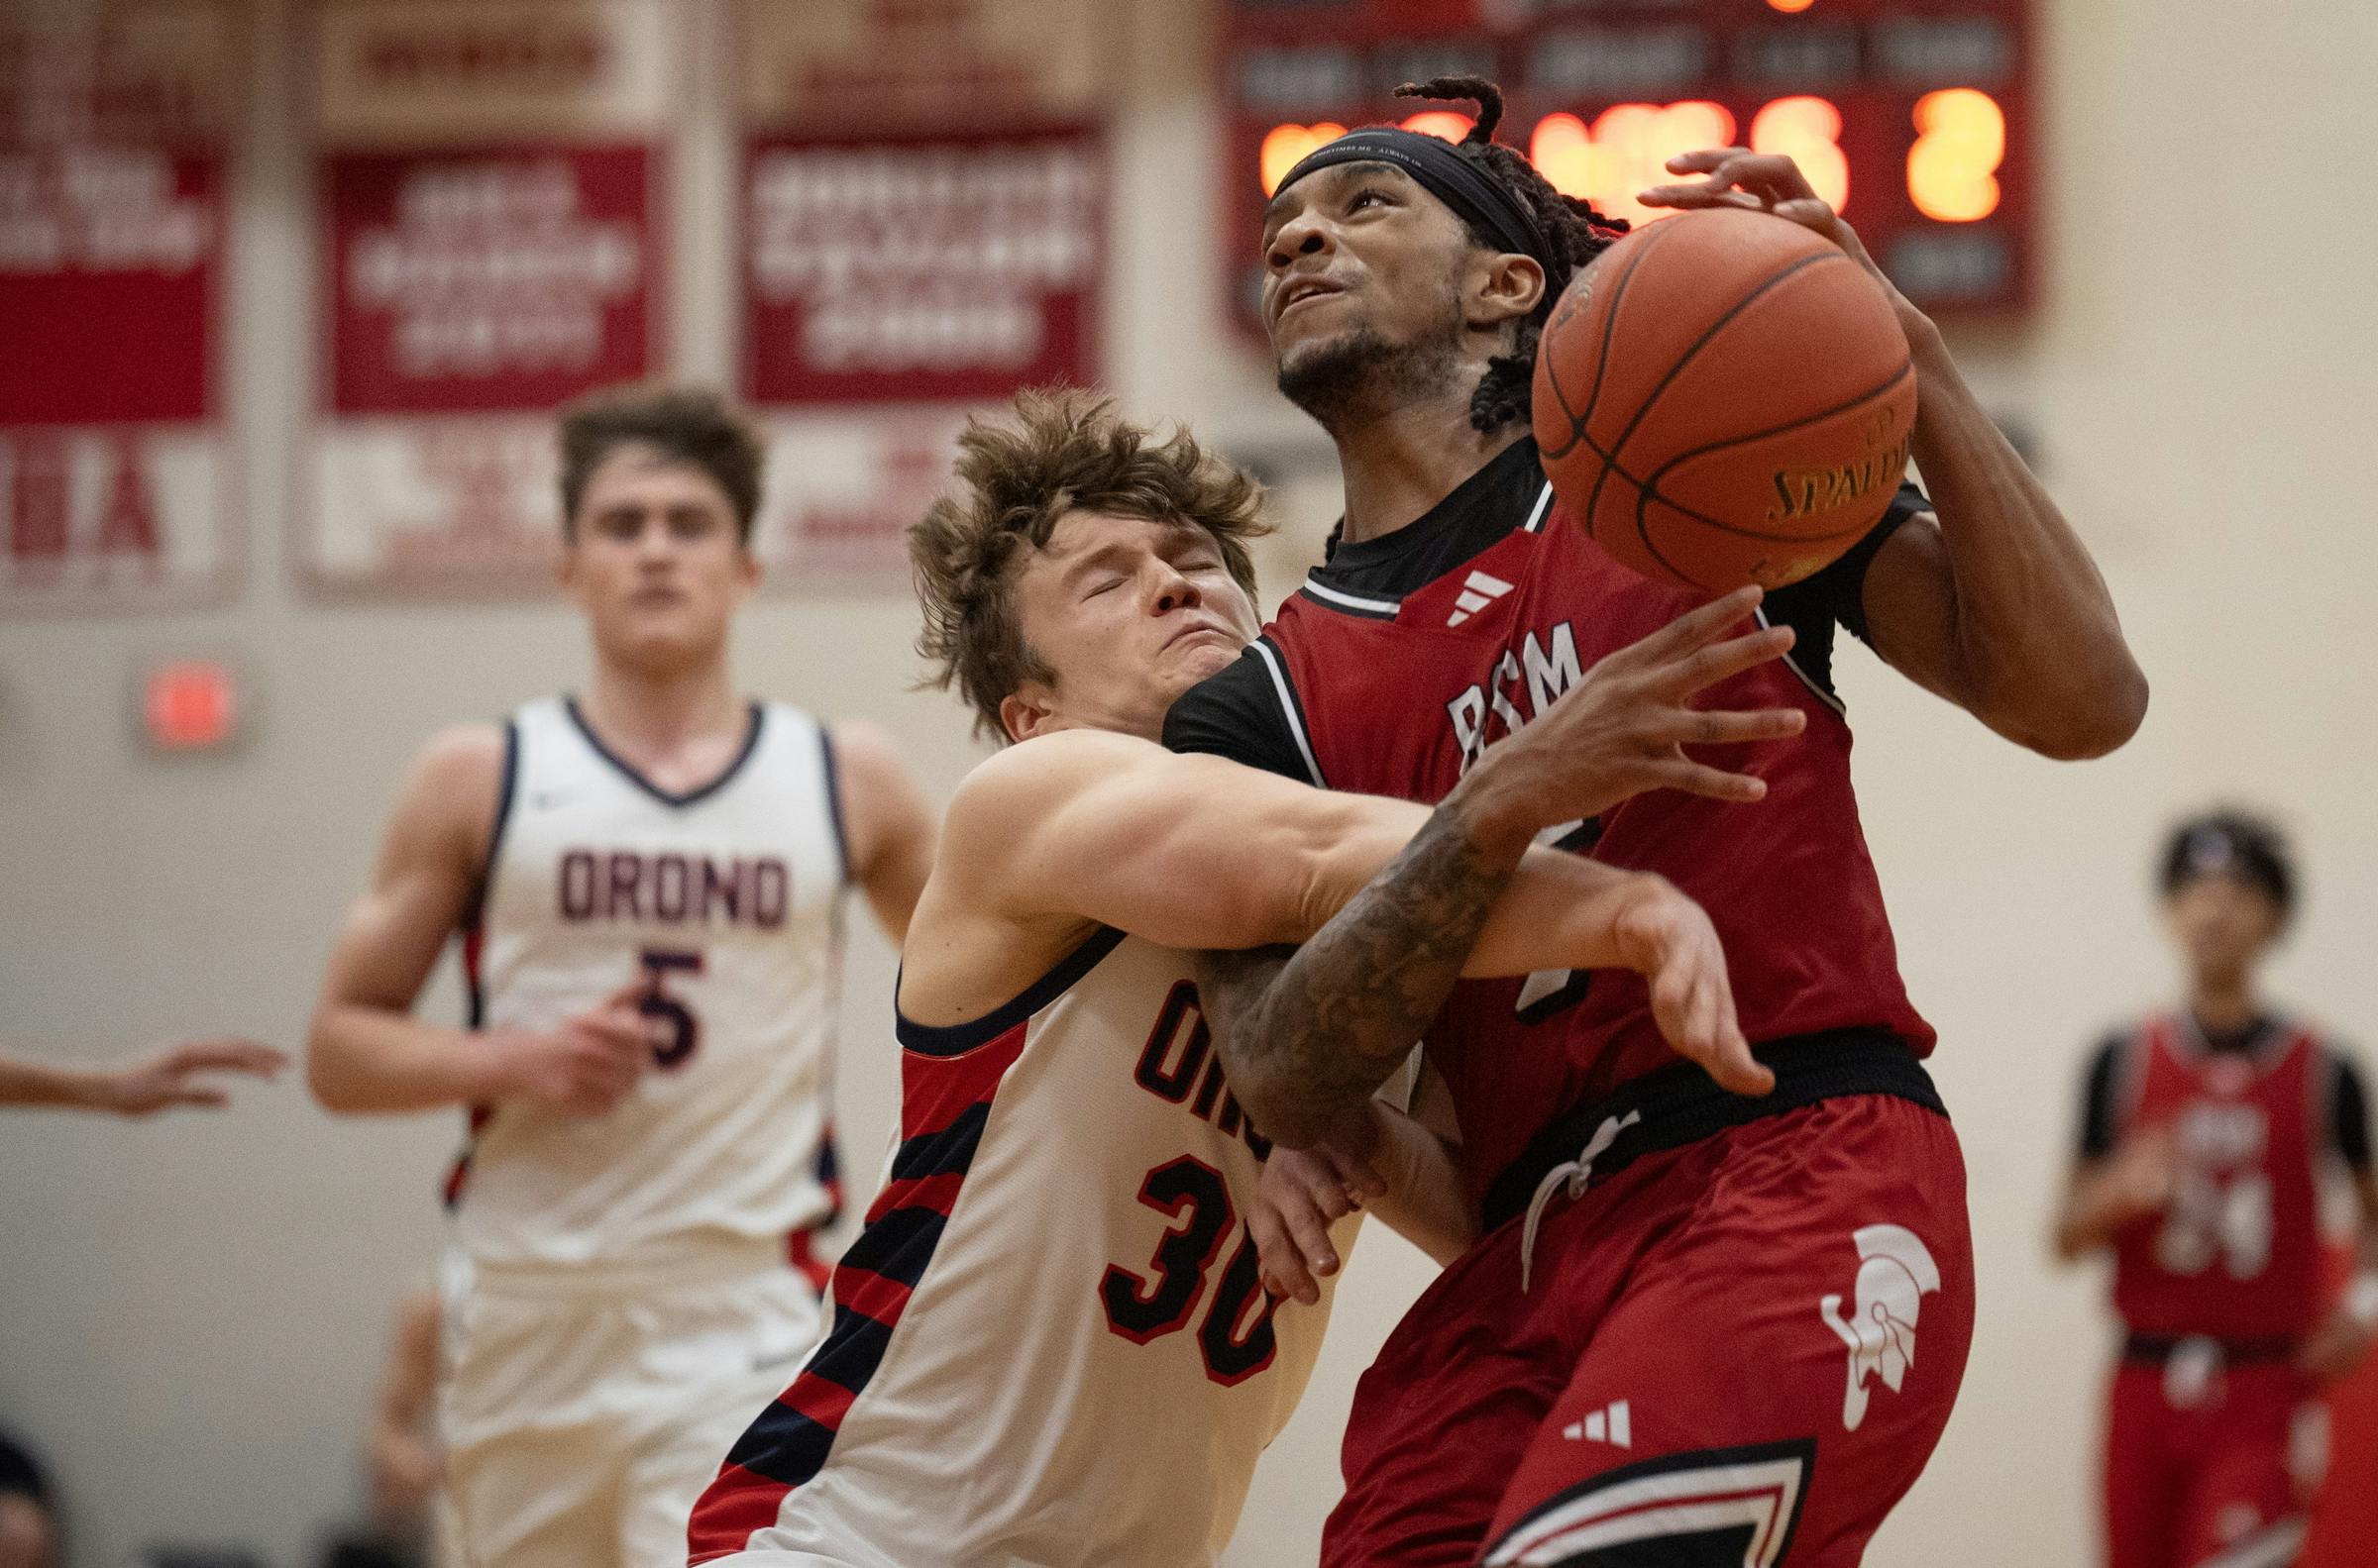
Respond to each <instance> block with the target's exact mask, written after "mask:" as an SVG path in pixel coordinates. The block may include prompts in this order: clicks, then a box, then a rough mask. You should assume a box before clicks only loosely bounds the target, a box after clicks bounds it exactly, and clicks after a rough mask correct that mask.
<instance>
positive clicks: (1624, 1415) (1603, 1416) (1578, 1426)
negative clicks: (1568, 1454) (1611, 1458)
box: [1561, 1400, 1635, 1448]
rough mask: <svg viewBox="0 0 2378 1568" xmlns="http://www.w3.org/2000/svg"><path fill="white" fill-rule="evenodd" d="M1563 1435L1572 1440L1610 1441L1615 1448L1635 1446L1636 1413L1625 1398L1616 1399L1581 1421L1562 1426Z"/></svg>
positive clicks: (1589, 1441)
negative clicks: (1630, 1408) (1628, 1406)
mask: <svg viewBox="0 0 2378 1568" xmlns="http://www.w3.org/2000/svg"><path fill="white" fill-rule="evenodd" d="M1561 1435H1562V1436H1564V1437H1566V1438H1567V1439H1568V1440H1569V1441H1571V1442H1588V1443H1608V1444H1609V1445H1610V1446H1611V1447H1613V1448H1632V1447H1634V1446H1635V1419H1634V1413H1633V1412H1632V1411H1630V1410H1629V1409H1628V1408H1627V1402H1626V1401H1625V1400H1616V1401H1613V1402H1612V1403H1610V1404H1608V1405H1605V1406H1603V1407H1602V1408H1601V1409H1600V1410H1598V1411H1594V1412H1593V1413H1592V1414H1590V1415H1588V1416H1586V1417H1585V1418H1584V1419H1583V1420H1581V1421H1571V1422H1569V1423H1568V1424H1567V1426H1564V1427H1562V1428H1561Z"/></svg>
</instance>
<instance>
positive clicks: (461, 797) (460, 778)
mask: <svg viewBox="0 0 2378 1568" xmlns="http://www.w3.org/2000/svg"><path fill="white" fill-rule="evenodd" d="M515 746H516V739H515V736H514V734H513V731H512V728H511V726H510V724H509V723H508V722H493V723H475V724H453V725H449V726H447V727H446V728H444V729H441V730H439V731H437V732H436V733H435V734H433V735H431V736H430V737H429V739H428V740H426V741H424V742H423V743H422V744H421V746H420V747H419V749H418V750H416V751H415V752H414V754H413V762H412V768H411V770H410V772H409V773H408V775H407V776H406V779H405V783H404V788H403V792H402V793H401V795H400V796H399V797H398V799H397V802H396V810H395V815H394V817H393V818H392V820H391V823H390V831H391V833H392V834H393V835H394V837H395V840H396V841H397V842H399V843H404V844H410V845H415V846H419V847H420V848H421V850H422V851H424V852H427V853H432V854H435V855H438V856H440V857H449V856H451V857H453V858H454V859H456V860H457V861H459V862H476V860H477V858H478V857H480V856H481V855H483V854H484V853H485V850H486V843H487V841H488V837H489V835H490V834H491V833H492V832H493V829H494V824H495V821H496V819H497V817H498V816H500V815H501V814H502V811H503V807H504V798H505V796H506V795H507V794H508V793H509V791H510V789H511V784H512V774H513V770H514V767H515V765H516V759H515V750H514V749H515Z"/></svg>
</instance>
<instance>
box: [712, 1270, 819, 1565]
mask: <svg viewBox="0 0 2378 1568" xmlns="http://www.w3.org/2000/svg"><path fill="white" fill-rule="evenodd" d="M841 1327H842V1319H841V1315H840V1314H839V1313H837V1314H836V1315H835V1318H834V1329H835V1331H836V1332H839V1331H840V1330H841ZM827 1337H828V1338H831V1337H832V1336H831V1335H828V1336H827ZM820 1348H821V1349H822V1347H820ZM834 1435H835V1433H834V1428H832V1427H831V1426H828V1425H825V1424H824V1423H823V1422H821V1421H813V1420H811V1419H810V1417H808V1416H807V1415H804V1414H802V1413H801V1411H796V1410H791V1409H788V1408H787V1407H785V1406H782V1405H771V1406H769V1407H768V1408H767V1409H766V1410H764V1411H760V1414H759V1418H758V1419H757V1420H755V1421H753V1422H752V1423H751V1424H750V1425H749V1426H748V1427H746V1428H744V1431H743V1435H742V1436H740V1437H738V1438H736V1439H735V1445H734V1447H732V1448H729V1449H728V1450H727V1451H726V1463H727V1464H728V1465H729V1466H735V1465H739V1466H741V1467H742V1468H743V1469H745V1470H748V1471H750V1472H751V1473H752V1474H753V1475H755V1476H764V1477H766V1478H767V1479H768V1480H771V1481H775V1482H778V1483H780V1484H782V1485H784V1486H788V1487H799V1486H806V1485H808V1484H809V1482H810V1481H811V1479H813V1478H814V1477H815V1476H816V1474H817V1472H818V1471H820V1470H822V1469H824V1468H825V1456H826V1455H827V1454H828V1453H831V1452H832V1451H833V1446H834ZM697 1560H698V1561H700V1560H704V1559H697Z"/></svg>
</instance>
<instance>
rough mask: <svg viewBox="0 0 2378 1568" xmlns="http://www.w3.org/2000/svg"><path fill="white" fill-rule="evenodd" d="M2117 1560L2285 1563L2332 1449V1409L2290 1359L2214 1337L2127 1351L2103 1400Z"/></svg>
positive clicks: (2188, 1565) (2300, 1540)
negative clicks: (2236, 1351)
mask: <svg viewBox="0 0 2378 1568" xmlns="http://www.w3.org/2000/svg"><path fill="white" fill-rule="evenodd" d="M2107 1414H2108V1420H2107V1423H2106V1544H2107V1561H2108V1563H2109V1564H2111V1565H2112V1568H2288V1565H2290V1564H2292V1563H2294V1562H2295V1560H2296V1556H2297V1553H2298V1552H2299V1551H2300V1550H2301V1549H2302V1547H2303V1544H2304V1537H2305V1533H2306V1528H2307V1519H2306V1515H2307V1512H2308V1510H2309V1509H2310V1507H2311V1503H2312V1499H2313V1496H2314V1494H2315V1493H2316V1492H2317V1490H2318V1489H2319V1486H2320V1482H2321V1471H2322V1469H2323V1468H2324V1458H2325V1449H2326V1446H2327V1445H2326V1442H2325V1414H2326V1411H2325V1408H2324V1406H2323V1405H2322V1404H2321V1403H2320V1395H2319V1391H2318V1390H2317V1389H2316V1388H2315V1387H2314V1386H2313V1385H2312V1383H2311V1382H2310V1381H2308V1380H2307V1379H2305V1378H2304V1377H2303V1376H2302V1375H2300V1374H2299V1373H2298V1372H2297V1371H2296V1370H2295V1368H2294V1367H2293V1366H2292V1365H2291V1364H2290V1363H2289V1362H2288V1361H2286V1360H2284V1359H2278V1360H2259V1361H2250V1362H2231V1363H2228V1364H2223V1362H2222V1360H2221V1357H2220V1353H2219V1352H2218V1351H2217V1350H2216V1348H2215V1347H2214V1345H2213V1342H2212V1341H2210V1340H2197V1341H2191V1342H2187V1343H2184V1344H2182V1345H2181V1346H2180V1347H2179V1348H2178V1349H2177V1350H2175V1351H2174V1352H2173V1353H2172V1355H2171V1356H2170V1357H2169V1358H2168V1359H2163V1360H2157V1359H2150V1358H2146V1357H2127V1358H2125V1359H2124V1360H2122V1361H2121V1362H2120V1363H2118V1364H2117V1365H2116V1366H2115V1368H2114V1372H2113V1380H2112V1388H2111V1391H2110V1392H2109V1394H2108V1400H2107Z"/></svg>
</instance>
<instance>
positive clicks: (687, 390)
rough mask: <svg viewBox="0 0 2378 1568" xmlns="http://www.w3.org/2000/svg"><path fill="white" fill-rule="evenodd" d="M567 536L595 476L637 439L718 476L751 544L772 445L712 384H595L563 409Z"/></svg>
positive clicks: (740, 532) (739, 534) (738, 528)
mask: <svg viewBox="0 0 2378 1568" xmlns="http://www.w3.org/2000/svg"><path fill="white" fill-rule="evenodd" d="M561 440H562V537H563V538H564V539H569V538H570V537H571V536H572V535H573V533H574V532H575V531H576V529H577V527H578V503H579V502H580V501H581V500H583V499H585V498H586V493H587V480H588V479H589V478H590V477H592V476H593V475H594V470H596V469H598V468H600V467H601V466H602V460H603V459H605V458H607V457H609V456H610V455H611V454H612V453H613V452H615V451H617V450H618V449H619V448H621V447H623V446H626V445H627V444H628V443H629V442H635V441H640V442H643V443H644V444H646V445H647V446H652V447H657V448H659V449H660V450H661V451H662V452H663V453H665V454H666V455H667V456H668V457H669V458H671V459H672V460H673V461H675V462H678V463H684V464H690V465H691V466H693V467H694V468H697V469H700V470H702V471H703V472H704V473H706V474H708V475H709V476H710V477H711V478H713V479H715V480H717V481H718V488H720V489H721V490H724V491H725V492H726V498H727V501H728V502H729V503H730V504H731V505H732V506H733V507H734V509H735V537H736V538H737V539H739V540H740V541H741V542H742V543H743V544H744V545H745V546H746V547H749V545H750V544H751V529H752V521H753V519H754V518H756V517H757V516H758V515H759V510H760V473H761V469H762V467H763V464H764V461H765V457H766V449H765V448H764V447H763V446H762V445H761V442H760V438H759V435H758V433H757V432H755V431H754V430H753V429H752V427H751V423H750V421H748V420H746V419H745V418H744V417H743V416H742V415H741V414H739V413H738V412H736V411H735V409H734V408H733V407H732V406H731V405H729V404H728V402H727V400H726V399H725V398H723V397H721V396H719V395H718V394H717V393H716V392H713V391H711V390H709V389H708V388H707V387H701V386H655V385H649V384H636V385H629V386H611V387H605V388H603V389H602V390H600V391H596V392H589V393H588V394H587V395H586V396H585V397H582V398H580V399H579V400H578V401H577V402H575V403H572V404H570V405H569V406H568V407H567V408H565V409H563V410H562V438H561Z"/></svg>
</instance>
